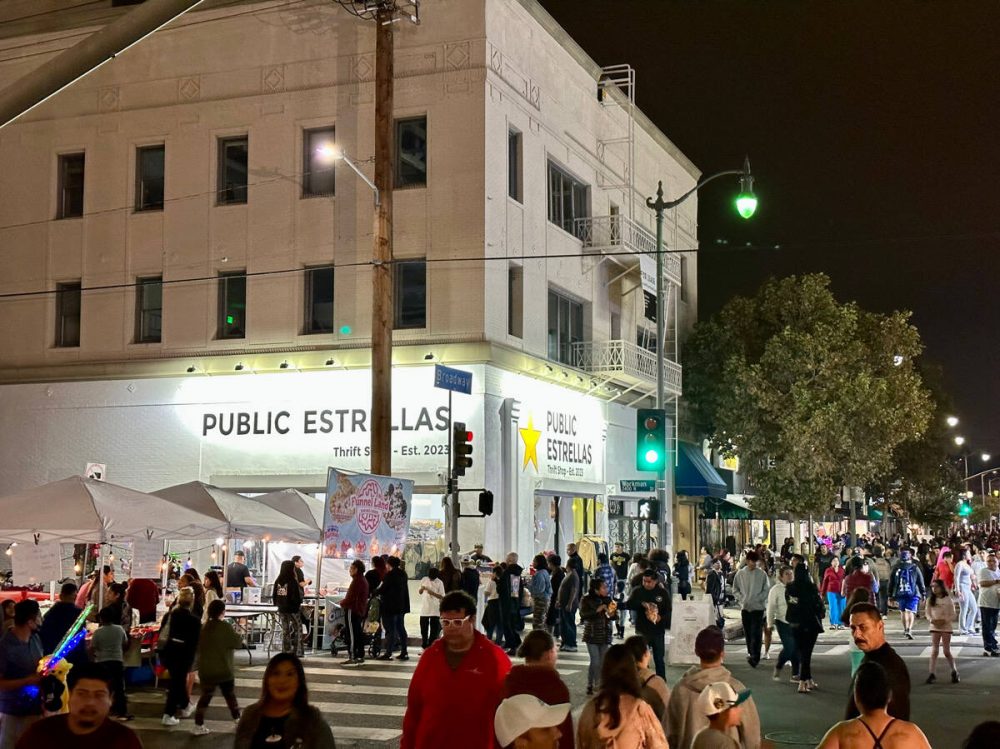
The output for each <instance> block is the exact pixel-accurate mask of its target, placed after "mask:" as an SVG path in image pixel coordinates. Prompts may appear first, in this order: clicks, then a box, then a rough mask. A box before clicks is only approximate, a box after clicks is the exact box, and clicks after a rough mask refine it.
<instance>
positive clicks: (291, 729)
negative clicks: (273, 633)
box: [233, 653, 336, 749]
mask: <svg viewBox="0 0 1000 749" xmlns="http://www.w3.org/2000/svg"><path fill="white" fill-rule="evenodd" d="M257 747H295V749H300V748H301V749H336V744H335V743H334V740H333V733H332V732H331V731H330V725H329V724H328V723H327V722H326V721H325V720H324V719H323V714H322V713H321V712H320V711H319V710H318V709H317V708H315V707H313V706H312V705H310V704H309V690H308V688H307V686H306V674H305V669H303V668H302V661H301V660H299V658H298V657H297V656H295V655H294V654H292V653H278V654H277V655H275V656H274V657H273V658H271V660H270V661H268V664H267V668H266V669H264V679H263V685H262V687H261V695H260V700H258V701H257V702H255V703H254V704H252V705H250V706H249V707H247V708H246V710H244V711H243V714H242V715H241V716H240V722H239V723H238V724H237V726H236V740H235V741H234V742H233V749H257Z"/></svg>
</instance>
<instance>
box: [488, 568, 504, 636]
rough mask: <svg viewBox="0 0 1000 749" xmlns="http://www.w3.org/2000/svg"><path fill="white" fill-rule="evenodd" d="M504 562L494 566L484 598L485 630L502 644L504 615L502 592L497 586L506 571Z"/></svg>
mask: <svg viewBox="0 0 1000 749" xmlns="http://www.w3.org/2000/svg"><path fill="white" fill-rule="evenodd" d="M504 568H505V565H504V564H502V563H501V564H497V565H494V567H493V573H492V574H491V575H490V579H489V580H487V581H486V585H485V586H484V588H483V599H484V600H485V601H486V610H485V611H484V612H483V630H484V631H485V632H486V636H487V637H488V638H489V639H490V641H491V642H494V643H496V644H497V645H500V644H502V643H503V617H502V616H501V613H500V593H499V591H498V589H497V586H498V585H499V583H500V579H501V578H502V577H503V575H504V572H505V569H504Z"/></svg>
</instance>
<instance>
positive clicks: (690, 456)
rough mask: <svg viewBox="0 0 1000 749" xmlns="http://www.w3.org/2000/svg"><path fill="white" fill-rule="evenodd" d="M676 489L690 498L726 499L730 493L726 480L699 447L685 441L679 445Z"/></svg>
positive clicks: (675, 473) (675, 478) (675, 474)
mask: <svg viewBox="0 0 1000 749" xmlns="http://www.w3.org/2000/svg"><path fill="white" fill-rule="evenodd" d="M674 489H675V491H676V492H677V493H678V494H684V495H687V496H688V497H716V498H719V499H724V498H725V496H726V494H727V493H728V490H727V489H726V482H725V480H723V478H722V476H720V475H719V472H718V471H716V470H715V468H713V467H712V464H711V463H709V462H708V460H706V459H705V456H704V455H702V453H701V450H699V449H698V446H697V445H692V444H691V443H690V442H683V441H682V442H679V443H678V451H677V468H676V469H674Z"/></svg>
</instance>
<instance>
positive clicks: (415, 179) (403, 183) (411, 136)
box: [396, 117, 427, 187]
mask: <svg viewBox="0 0 1000 749" xmlns="http://www.w3.org/2000/svg"><path fill="white" fill-rule="evenodd" d="M426 184H427V118H426V117H416V118H414V119H412V120H399V121H397V122H396V187H409V186H412V185H426Z"/></svg>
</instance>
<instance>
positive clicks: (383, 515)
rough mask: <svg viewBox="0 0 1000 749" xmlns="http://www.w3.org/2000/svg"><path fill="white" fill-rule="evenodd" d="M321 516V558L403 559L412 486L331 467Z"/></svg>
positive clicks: (396, 480) (386, 477) (406, 481)
mask: <svg viewBox="0 0 1000 749" xmlns="http://www.w3.org/2000/svg"><path fill="white" fill-rule="evenodd" d="M326 496H327V501H326V509H325V511H324V513H323V556H324V557H326V558H328V559H363V560H365V561H367V560H368V559H370V558H371V557H373V556H375V555H376V554H390V555H393V556H402V554H403V545H404V543H405V541H406V534H407V533H408V532H409V530H410V508H411V502H410V500H411V497H412V496H413V482H412V481H410V480H409V479H397V478H392V477H390V476H373V475H371V474H367V473H346V472H342V471H338V470H337V469H336V468H331V469H330V471H329V474H328V477H327V485H326Z"/></svg>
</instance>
